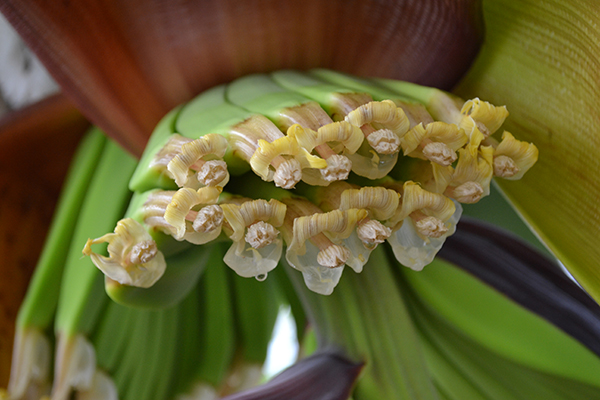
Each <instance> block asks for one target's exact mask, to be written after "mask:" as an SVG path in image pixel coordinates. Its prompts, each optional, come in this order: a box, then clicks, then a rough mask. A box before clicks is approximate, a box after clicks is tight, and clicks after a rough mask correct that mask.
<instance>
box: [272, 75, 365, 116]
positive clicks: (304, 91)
mask: <svg viewBox="0 0 600 400" xmlns="http://www.w3.org/2000/svg"><path fill="white" fill-rule="evenodd" d="M270 75H271V77H272V78H273V80H274V81H275V82H276V83H277V84H278V85H280V86H281V87H283V88H285V89H286V90H289V91H292V92H295V93H298V94H301V95H302V96H306V97H307V98H309V99H312V100H314V101H316V102H317V103H319V104H320V105H321V107H322V108H323V109H324V110H325V111H326V112H327V113H328V114H329V115H331V114H332V101H333V99H334V95H335V94H336V93H356V92H357V91H355V90H352V89H351V88H348V87H345V86H343V85H337V84H335V83H331V82H327V81H324V80H322V79H320V78H319V77H317V76H311V75H310V74H308V73H305V72H301V71H294V70H282V71H276V72H272V73H271V74H270ZM358 92H364V91H358Z"/></svg>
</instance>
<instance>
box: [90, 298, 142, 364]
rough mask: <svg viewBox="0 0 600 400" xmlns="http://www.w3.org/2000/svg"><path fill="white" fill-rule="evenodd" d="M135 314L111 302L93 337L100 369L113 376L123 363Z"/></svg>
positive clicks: (128, 308) (133, 310) (132, 310)
mask: <svg viewBox="0 0 600 400" xmlns="http://www.w3.org/2000/svg"><path fill="white" fill-rule="evenodd" d="M134 312H135V309H132V308H130V307H125V306H122V305H120V304H118V303H116V302H114V301H109V302H108V305H107V307H106V309H105V310H104V312H103V314H102V319H101V320H100V323H99V325H98V328H97V329H96V330H95V332H94V335H93V336H92V343H93V345H94V348H95V349H96V362H97V363H98V367H99V368H102V369H103V370H105V371H108V372H109V373H111V374H112V372H113V371H115V370H116V369H117V367H118V366H119V364H120V363H121V360H122V358H123V354H124V353H125V348H126V347H127V345H128V340H129V336H130V332H131V330H132V329H133V320H134V317H133V313H134Z"/></svg>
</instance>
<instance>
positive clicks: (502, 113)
mask: <svg viewBox="0 0 600 400" xmlns="http://www.w3.org/2000/svg"><path fill="white" fill-rule="evenodd" d="M460 113H461V115H462V116H463V118H462V119H461V121H460V123H459V126H460V127H461V128H463V129H464V130H465V132H467V134H468V135H469V136H472V134H473V132H474V131H476V130H478V131H479V132H481V133H482V134H483V135H484V137H488V136H489V135H491V134H493V133H494V132H496V131H497V130H498V129H499V128H500V126H501V125H502V124H503V123H504V120H505V119H506V117H508V110H507V109H506V106H501V107H496V106H494V105H492V104H490V103H488V102H487V101H481V100H479V99H478V98H475V99H472V100H468V101H466V102H465V104H464V105H463V107H462V109H461V111H460Z"/></svg>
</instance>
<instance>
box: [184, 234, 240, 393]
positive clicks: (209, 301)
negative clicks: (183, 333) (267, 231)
mask: <svg viewBox="0 0 600 400" xmlns="http://www.w3.org/2000/svg"><path fill="white" fill-rule="evenodd" d="M219 246H220V251H215V252H213V253H212V254H211V257H210V259H209V262H208V266H207V268H206V270H205V271H204V274H203V276H202V278H201V279H200V283H199V295H200V296H199V301H200V307H201V321H200V322H201V323H200V331H199V332H198V338H197V340H198V342H199V344H200V346H199V351H200V353H199V354H198V358H197V361H196V367H195V372H194V379H193V381H194V383H208V384H209V385H210V386H212V387H214V388H216V389H217V390H218V389H219V388H220V387H221V386H222V385H223V381H224V379H225V377H226V376H227V373H228V371H229V369H230V367H231V363H232V361H233V356H234V353H235V349H236V336H235V325H234V314H233V305H232V299H231V292H230V290H231V288H230V285H229V281H228V277H227V274H228V270H229V267H227V265H225V263H224V262H223V253H224V252H225V250H226V249H227V244H220V245H219Z"/></svg>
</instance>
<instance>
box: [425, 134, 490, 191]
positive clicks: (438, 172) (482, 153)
mask: <svg viewBox="0 0 600 400" xmlns="http://www.w3.org/2000/svg"><path fill="white" fill-rule="evenodd" d="M482 140H483V134H482V133H481V132H479V131H476V132H475V133H473V135H472V137H471V141H470V142H469V144H468V145H467V146H466V147H465V148H462V149H460V150H458V162H457V164H456V168H452V166H447V167H443V166H440V165H438V164H433V165H432V167H433V175H434V177H435V188H434V189H433V190H434V191H436V192H440V193H441V192H444V193H447V194H448V195H449V196H450V197H452V198H454V199H456V200H458V201H460V202H461V203H476V202H477V201H479V200H480V199H481V198H482V197H484V196H487V195H488V194H489V193H490V182H491V181H492V177H493V175H494V168H493V163H494V161H493V159H494V149H493V148H492V147H491V146H481V147H480V144H481V141H482ZM471 188H473V189H474V190H471Z"/></svg>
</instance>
